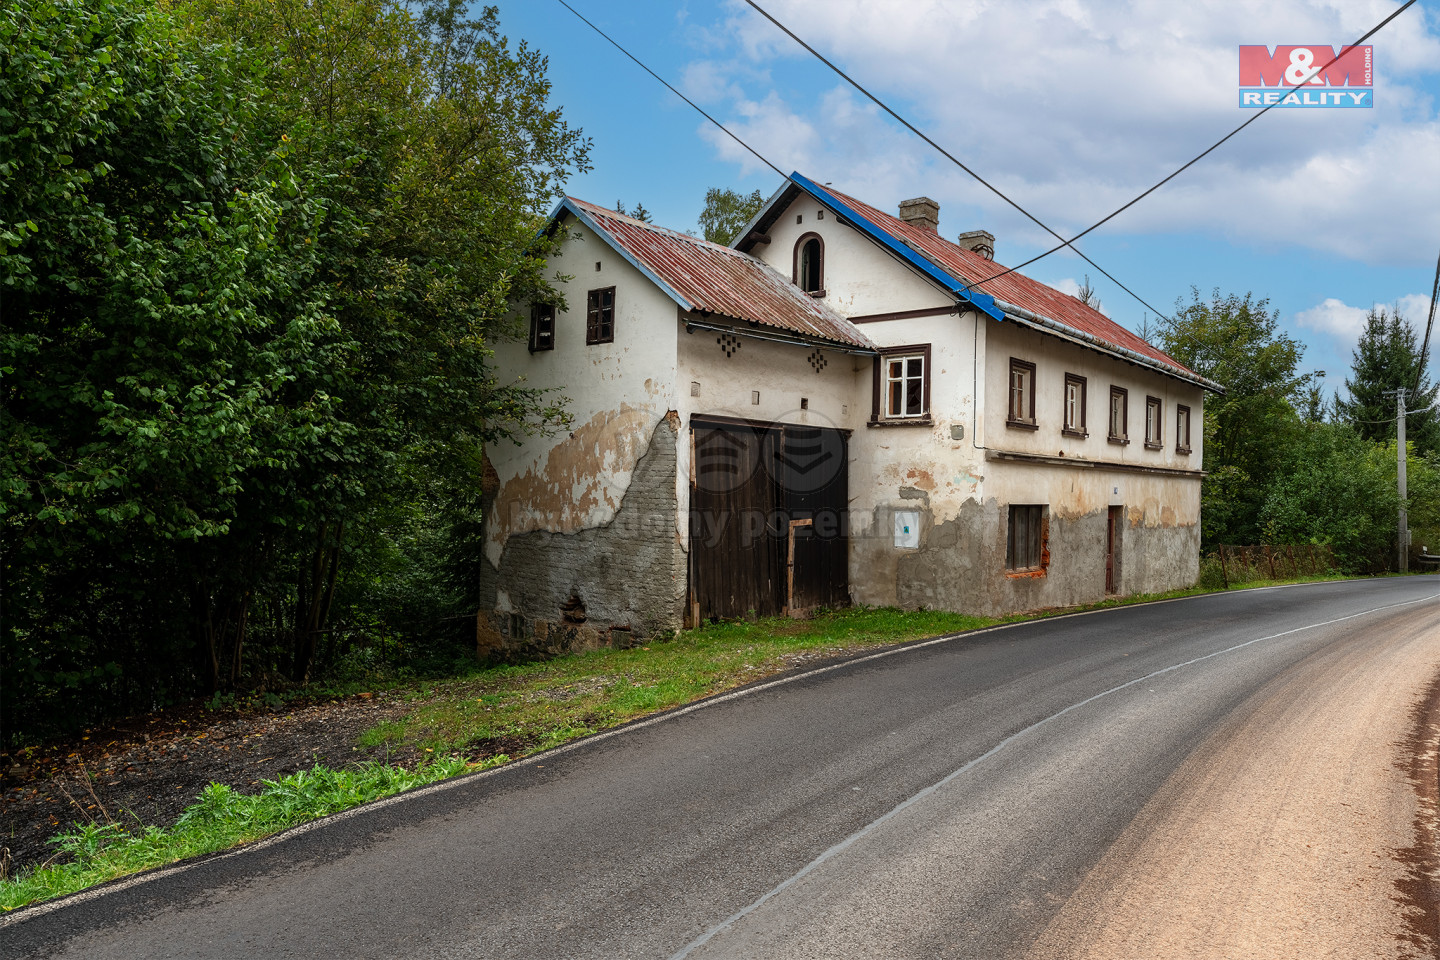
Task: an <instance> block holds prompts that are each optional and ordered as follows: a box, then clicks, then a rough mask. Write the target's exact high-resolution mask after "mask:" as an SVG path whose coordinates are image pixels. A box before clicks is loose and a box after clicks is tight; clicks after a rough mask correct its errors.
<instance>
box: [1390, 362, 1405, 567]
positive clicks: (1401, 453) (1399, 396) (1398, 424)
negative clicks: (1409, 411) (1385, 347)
mask: <svg viewBox="0 0 1440 960" xmlns="http://www.w3.org/2000/svg"><path fill="white" fill-rule="evenodd" d="M1392 393H1393V394H1395V480H1396V482H1397V483H1398V485H1399V488H1400V529H1399V541H1398V546H1397V552H1398V557H1399V569H1400V572H1401V573H1407V572H1409V570H1410V518H1409V516H1408V515H1407V514H1406V512H1405V459H1406V458H1405V388H1404V387H1400V388H1398V389H1395V390H1386V391H1385V395H1386V396H1389V395H1390V394H1392Z"/></svg>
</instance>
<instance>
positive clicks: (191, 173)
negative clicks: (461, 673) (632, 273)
mask: <svg viewBox="0 0 1440 960" xmlns="http://www.w3.org/2000/svg"><path fill="white" fill-rule="evenodd" d="M177 23H178V24H179V25H180V26H179V27H178V28H177V25H176V24H177ZM237 40H238V43H239V44H244V46H243V47H242V46H239V45H238V44H237ZM545 68H546V63H545V60H544V58H543V57H541V56H539V55H538V54H537V53H535V52H534V51H532V50H529V49H528V48H526V47H524V45H521V47H520V48H519V49H518V50H512V49H511V48H510V47H509V46H508V45H507V43H506V41H505V39H504V38H503V37H502V36H500V34H499V32H498V21H497V18H496V14H495V11H494V10H493V9H486V10H484V11H483V12H482V13H481V14H480V16H479V17H477V18H475V19H467V18H466V17H465V15H464V8H463V6H462V5H461V4H460V3H458V2H440V3H429V4H422V5H414V6H411V5H407V4H404V3H398V2H390V0H315V2H309V3H302V2H299V0H281V2H278V3H274V2H270V0H235V2H230V0H214V2H209V0H198V2H196V3H194V4H184V5H180V6H175V7H168V6H167V7H164V8H160V7H155V6H154V5H151V4H146V3H143V2H141V0H89V2H85V3H81V2H77V0H18V3H17V4H16V5H14V6H13V7H12V9H11V10H8V11H7V14H6V17H5V18H3V20H0V184H3V187H0V294H3V296H4V297H5V303H4V307H5V317H6V324H5V327H4V329H3V330H0V338H3V339H0V348H3V357H4V361H3V362H4V364H5V368H4V370H3V371H0V373H3V380H0V390H3V400H4V404H3V409H0V443H3V447H0V450H3V456H4V458H5V463H4V470H3V480H0V484H3V486H0V495H3V500H0V522H3V523H4V526H5V529H4V551H5V556H4V563H5V573H6V579H7V585H8V586H9V588H10V589H9V591H8V595H7V598H6V599H7V609H6V619H5V622H4V625H3V628H4V632H3V634H0V642H3V648H0V657H3V662H0V667H3V669H4V674H5V677H6V681H7V685H14V684H18V685H19V689H20V690H22V691H24V692H23V694H21V695H11V696H8V697H7V698H6V699H5V702H4V710H5V714H4V717H3V722H4V724H5V726H6V730H5V735H6V736H7V737H13V736H15V735H16V733H15V731H16V729H17V724H19V723H21V719H20V718H24V719H23V726H24V728H25V729H26V730H28V732H29V734H31V735H34V734H35V733H37V732H39V731H41V730H43V729H44V727H45V724H47V723H51V724H55V725H57V726H64V725H78V724H83V723H88V722H93V721H94V720H95V719H97V718H99V717H102V716H104V715H106V714H114V713H116V712H122V711H126V710H135V709H148V708H152V707H154V706H155V705H157V704H159V703H163V702H166V701H169V700H174V699H176V698H179V697H184V696H188V695H191V694H193V693H194V692H197V691H206V690H211V689H215V688H218V687H220V686H223V685H226V684H236V683H242V682H244V683H252V684H253V683H259V682H270V681H271V680H273V679H274V678H276V677H277V676H278V675H279V674H282V673H283V674H287V675H288V676H290V677H291V678H294V679H302V678H304V677H305V676H307V675H308V674H309V673H310V671H311V669H312V667H313V665H314V663H315V662H316V660H317V658H322V659H323V657H324V656H326V655H327V654H329V653H333V650H330V649H328V648H326V647H324V646H323V644H322V641H324V640H325V639H326V638H327V637H331V636H333V634H332V633H331V631H329V630H328V629H327V624H328V623H329V622H330V618H331V617H332V615H333V614H334V612H335V610H336V607H335V604H336V598H337V597H340V598H341V601H342V603H343V601H344V599H345V598H346V597H353V596H354V595H355V593H356V592H357V589H363V588H362V587H356V589H351V587H354V586H356V584H353V583H352V584H349V585H347V581H346V576H348V575H349V574H348V573H346V571H351V572H353V573H354V574H355V575H356V576H357V577H359V578H360V580H363V579H364V577H365V576H366V575H369V574H371V573H373V571H375V570H377V569H380V568H379V567H378V566H377V563H378V558H379V557H381V556H401V555H403V556H410V557H414V556H416V555H417V554H418V553H420V552H423V551H422V550H420V549H418V548H417V549H415V550H411V551H410V552H408V553H406V552H405V551H403V550H402V551H400V552H399V553H398V554H397V553H396V552H395V550H393V549H392V547H393V545H394V544H395V543H396V542H398V541H397V537H398V538H399V540H403V541H404V542H406V543H417V542H420V541H422V540H424V539H425V538H424V537H410V538H408V539H406V538H405V536H404V535H403V531H404V530H405V529H407V524H409V525H411V526H413V524H414V523H415V522H417V521H416V520H415V518H416V516H420V517H423V522H424V523H427V524H433V525H438V526H437V529H438V530H439V532H440V534H441V536H440V540H439V541H437V542H441V543H450V542H451V541H452V539H453V537H455V536H463V535H464V533H465V531H466V530H467V529H471V528H470V527H467V524H473V508H472V505H470V504H469V503H468V500H469V498H470V496H471V495H470V494H469V493H468V492H467V491H469V490H473V489H478V487H479V468H478V466H477V465H478V464H479V463H480V454H479V451H480V449H481V445H482V444H483V443H484V442H485V441H486V440H489V439H494V438H498V437H503V436H508V435H512V434H515V433H518V432H523V431H528V430H534V429H545V428H546V426H547V424H551V423H555V422H558V421H559V420H561V419H562V418H563V414H562V411H561V409H560V407H559V406H558V398H555V397H553V396H549V395H542V394H541V393H539V392H537V391H535V390H532V389H529V388H527V387H525V386H524V385H523V384H507V383H503V382H500V381H499V380H498V379H497V377H496V374H495V371H494V370H493V368H492V366H491V363H490V350H489V346H488V344H489V343H490V341H491V340H493V339H494V338H496V337H504V336H511V335H515V334H516V333H517V331H515V330H512V329H510V327H509V325H508V324H507V322H506V321H505V320H504V319H503V318H505V317H506V316H507V315H508V304H509V303H510V302H511V301H512V299H514V298H525V297H529V296H531V295H532V294H535V293H538V292H542V291H543V290H544V289H546V285H545V282H544V276H543V272H542V271H543V260H542V259H541V256H542V255H543V253H544V250H543V247H536V246H535V231H536V228H537V226H538V225H539V224H540V223H541V222H542V219H543V215H544V213H545V211H546V210H547V209H548V207H549V206H550V204H551V203H552V202H553V197H554V195H555V193H556V192H557V191H558V187H559V185H560V183H561V181H562V179H563V177H564V176H566V175H567V174H568V172H569V171H571V170H573V169H577V168H583V167H584V166H585V164H586V162H587V161H586V156H587V151H588V142H587V141H585V140H584V139H583V138H582V137H581V135H580V133H579V131H576V130H573V129H572V128H570V127H568V126H567V125H566V124H565V123H564V122H563V120H562V119H561V118H560V115H559V112H558V111H557V110H555V109H553V108H552V107H550V106H549V105H548V104H547V97H548V93H549V85H548V82H547V81H546V80H545V76H544V73H545ZM38 130H45V131H46V133H45V135H44V136H37V135H36V134H35V132H36V131H38ZM435 491H440V493H439V494H437V493H435ZM437 498H438V499H437ZM416 511H418V514H417V512H416ZM472 532H473V531H472ZM387 551H388V552H387ZM438 553H439V554H440V555H442V556H443V557H445V558H447V560H449V559H453V558H454V557H455V555H456V553H457V551H455V550H453V549H447V550H440V551H438ZM441 579H443V578H441ZM356 583H358V581H356ZM455 602H457V601H455V599H454V594H453V593H449V592H435V593H432V594H431V595H430V596H429V597H428V598H427V599H426V600H425V601H424V604H425V605H428V609H427V610H426V612H425V614H424V615H423V616H421V615H418V614H417V615H416V616H414V617H408V615H407V617H408V619H407V621H406V623H405V625H404V628H405V629H416V630H418V629H422V627H421V626H417V625H416V624H417V623H418V622H419V621H420V620H429V621H431V622H434V621H437V620H443V619H444V618H445V617H446V616H448V615H451V614H453V612H454V611H453V609H442V608H443V607H444V606H445V605H446V604H453V603H455ZM371 610H372V611H373V607H372V608H371ZM348 615H349V614H348V613H347V616H348ZM356 615H357V616H360V617H362V618H363V617H364V616H366V615H367V614H365V613H364V612H363V611H361V612H359V613H358V614H356ZM385 629H388V630H393V629H397V627H395V625H394V624H392V625H390V627H387V628H385Z"/></svg>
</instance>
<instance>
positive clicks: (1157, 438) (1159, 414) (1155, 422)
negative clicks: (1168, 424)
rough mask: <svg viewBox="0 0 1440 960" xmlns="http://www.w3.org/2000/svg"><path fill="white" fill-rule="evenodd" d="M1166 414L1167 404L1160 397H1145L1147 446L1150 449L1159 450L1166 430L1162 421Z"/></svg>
mask: <svg viewBox="0 0 1440 960" xmlns="http://www.w3.org/2000/svg"><path fill="white" fill-rule="evenodd" d="M1164 416H1165V404H1164V403H1163V402H1161V400H1160V398H1159V397H1146V398H1145V447H1146V449H1148V450H1159V449H1160V447H1161V446H1162V445H1163V444H1162V439H1163V437H1164V432H1165V424H1164V423H1162V422H1161V420H1162V418H1163V417H1164Z"/></svg>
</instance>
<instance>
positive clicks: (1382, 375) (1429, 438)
mask: <svg viewBox="0 0 1440 960" xmlns="http://www.w3.org/2000/svg"><path fill="white" fill-rule="evenodd" d="M1351 356H1352V357H1353V359H1352V362H1351V376H1350V377H1349V378H1347V379H1346V380H1345V389H1346V390H1347V391H1348V393H1349V398H1348V399H1341V400H1339V401H1338V402H1337V413H1338V416H1339V417H1340V419H1342V420H1344V421H1346V422H1348V423H1350V424H1353V425H1354V427H1355V429H1356V430H1357V431H1359V433H1360V436H1362V437H1364V438H1365V439H1367V440H1387V439H1388V440H1393V439H1395V433H1396V431H1395V397H1394V396H1393V395H1391V396H1386V395H1385V394H1386V392H1387V391H1393V390H1396V389H1397V388H1404V389H1405V391H1406V397H1405V405H1406V407H1407V408H1408V409H1409V411H1410V412H1409V413H1408V415H1407V416H1406V420H1405V430H1406V434H1405V435H1406V439H1408V440H1413V441H1414V442H1415V444H1416V447H1417V448H1418V449H1419V450H1420V451H1421V452H1422V453H1435V452H1437V451H1440V413H1437V412H1436V411H1435V410H1434V409H1433V407H1434V405H1435V399H1436V395H1437V394H1440V386H1437V385H1433V384H1431V383H1430V377H1429V376H1428V374H1426V373H1425V371H1423V370H1421V369H1420V345H1419V343H1418V342H1417V338H1416V336H1415V329H1414V328H1413V327H1412V326H1411V325H1410V322H1409V321H1408V320H1406V319H1405V318H1404V317H1403V316H1401V315H1400V311H1398V310H1395V311H1393V312H1391V313H1388V314H1387V313H1386V310H1385V308H1384V307H1380V308H1379V309H1376V308H1373V307H1372V308H1371V309H1370V312H1369V314H1367V315H1366V317H1365V329H1364V330H1363V331H1361V333H1360V341H1359V342H1358V343H1357V344H1356V345H1355V349H1354V351H1353V352H1352V354H1351ZM1417 373H1418V374H1419V378H1418V379H1419V384H1420V389H1419V390H1418V391H1416V390H1415V384H1416V379H1417V377H1416V374H1417Z"/></svg>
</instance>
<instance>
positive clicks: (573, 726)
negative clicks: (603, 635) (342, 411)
mask: <svg viewBox="0 0 1440 960" xmlns="http://www.w3.org/2000/svg"><path fill="white" fill-rule="evenodd" d="M1340 579H1347V578H1346V577H1344V576H1342V575H1340V574H1335V575H1328V576H1313V577H1302V578H1299V579H1297V580H1286V581H1262V582H1256V583H1247V584H1235V585H1232V586H1231V588H1230V589H1231V590H1243V589H1251V588H1256V587H1266V586H1276V585H1279V584H1281V583H1302V582H1311V581H1320V580H1340ZM1213 592H1217V591H1215V590H1214V589H1212V588H1208V587H1200V586H1196V587H1190V588H1187V589H1183V590H1172V591H1168V592H1166V593H1158V594H1143V595H1134V596H1128V597H1118V598H1113V599H1109V600H1105V601H1102V602H1100V603H1094V604H1088V605H1085V606H1082V607H1066V608H1063V609H1054V610H1043V611H1035V612H1032V613H1027V614H1018V615H1014V616H1010V617H1005V618H1003V619H991V618H984V617H972V616H965V615H962V614H954V613H943V612H938V611H924V610H921V611H900V610H895V609H850V610H841V611H832V612H826V613H821V614H820V615H818V616H816V617H814V618H813V619H810V620H788V619H768V620H758V621H732V622H725V623H716V624H710V625H707V626H705V627H703V628H701V629H698V630H687V631H684V632H682V633H681V634H679V635H678V636H676V637H675V638H674V639H669V640H656V641H652V642H650V643H648V644H646V645H644V646H639V647H632V648H630V649H628V650H609V649H607V650H597V651H594V652H590V653H582V654H575V655H571V656H566V657H560V658H557V659H554V660H548V661H543V662H539V663H529V664H523V665H518V666H501V667H491V668H487V669H476V670H475V671H473V672H471V673H470V674H467V675H465V676H462V677H458V678H452V679H448V680H443V681H427V682H423V683H418V684H415V685H413V686H412V687H411V688H410V690H409V694H408V695H409V696H410V698H411V700H412V702H413V709H412V710H411V711H410V712H409V713H408V714H406V715H405V716H404V717H403V718H402V719H400V720H397V721H386V722H384V723H381V724H378V725H377V726H375V727H373V728H371V729H370V730H368V731H366V732H365V733H364V734H363V735H362V736H361V737H360V743H361V745H363V746H378V745H381V744H385V743H394V744H402V743H403V744H409V745H412V746H417V747H419V748H420V749H422V750H423V751H425V752H426V753H430V754H433V756H434V759H431V760H428V761H425V762H422V763H420V764H419V765H417V766H415V767H414V768H413V769H408V770H407V769H405V768H402V767H399V766H391V765H383V764H376V763H367V764H362V765H359V766H357V767H355V768H352V769H347V770H332V769H328V768H325V767H319V766H317V767H314V768H313V769H311V770H308V771H300V772H299V773H295V774H292V775H291V776H288V777H284V778H282V779H279V780H275V781H265V783H264V784H263V787H262V789H261V791H260V792H259V793H256V794H241V793H236V792H235V791H234V790H232V789H231V788H229V787H227V786H224V785H222V784H214V783H212V784H210V785H209V786H207V787H205V788H204V790H203V791H202V792H201V793H200V795H199V797H198V798H197V802H196V803H195V804H194V805H192V806H191V807H189V808H188V809H187V810H186V812H185V813H184V814H183V815H182V816H181V817H180V819H179V820H178V821H177V822H176V823H175V825H174V826H172V827H170V828H168V829H160V828H156V827H143V828H142V829H140V830H139V831H138V832H137V831H131V830H128V829H126V828H125V827H124V826H122V825H120V824H106V825H103V826H102V825H89V826H85V827H82V828H80V829H78V830H76V831H73V832H70V833H66V834H61V835H60V836H57V837H56V838H55V839H53V840H52V841H51V843H53V844H55V845H56V847H57V853H58V854H61V855H65V854H68V855H69V856H70V858H71V859H70V860H69V861H68V862H66V863H63V864H59V865H56V866H42V867H40V868H38V869H35V870H32V871H29V872H27V873H24V874H22V875H19V876H16V877H15V878H13V879H8V880H0V909H3V910H6V911H9V910H14V909H16V908H17V907H21V906H25V905H27V904H30V903H34V902H37V901H40V900H48V899H51V898H54V897H58V896H63V895H65V894H68V893H74V892H76V891H79V890H83V889H85V888H86V887H90V886H94V885H95V884H99V883H104V882H106V881H108V880H113V879H116V878H119V877H122V876H126V875H128V874H133V873H138V872H141V871H143V870H148V869H152V868H155V867H160V866H164V865H166V864H169V863H173V862H175V861H177V860H182V859H185V858H187V857H193V856H199V855H202V854H207V853H215V852H217V851H221V850H227V849H230V848H231V847H234V846H237V845H239V844H243V843H248V842H252V841H255V840H258V839H261V838H263V837H266V836H270V835H272V834H275V833H278V832H280V831H282V830H285V829H288V828H289V827H292V826H296V825H298V824H301V823H305V822H307V821H310V820H314V819H317V818H319V817H323V816H327V815H329V814H332V813H338V812H340V811H342V810H346V809H349V808H350V807H354V806H358V805H360V804H362V803H367V802H369V801H371V800H377V799H380V798H382V797H387V796H391V795H393V794H396V793H400V792H401V791H404V790H408V789H411V788H412V787H418V786H422V785H424V784H427V783H433V782H435V781H437V780H444V779H447V778H449V777H454V776H458V775H460V774H462V773H465V772H468V771H472V770H477V769H485V768H488V767H492V766H499V765H501V764H503V763H507V762H509V761H510V760H512V759H518V758H520V757H522V756H526V755H528V754H531V753H536V752H539V751H541V750H547V749H550V748H552V747H556V746H559V745H561V744H563V743H567V742H569V741H571V740H575V739H578V738H580V737H584V736H588V735H590V734H592V733H596V732H599V731H601V730H605V729H608V728H611V727H615V726H619V725H620V724H623V723H627V722H629V721H631V720H635V719H638V718H640V717H643V716H646V715H648V714H652V713H656V712H658V711H661V710H667V709H670V708H673V707H677V706H681V705H683V704H686V703H691V702H694V701H696V700H699V699H702V698H704V697H707V696H713V695H714V694H717V693H721V692H724V691H725V690H729V689H733V688H735V687H738V686H742V685H744V684H746V683H751V682H754V681H756V680H760V679H762V678H764V677H767V676H771V675H773V674H776V673H780V672H782V671H785V670H787V669H791V668H794V667H798V666H802V665H803V664H805V663H807V662H810V661H816V660H821V659H827V658H830V657H834V656H839V655H842V654H846V653H852V652H856V651H859V650H863V649H865V648H867V647H878V646H885V645H889V644H895V643H905V642H910V641H915V640H920V639H925V638H928V637H934V636H938V635H941V634H947V633H958V632H961V631H965V630H974V629H978V628H981V627H987V626H994V625H996V624H1000V623H1008V622H1022V621H1026V620H1034V619H1039V618H1043V617H1048V616H1061V615H1064V614H1068V613H1076V612H1083V611H1086V610H1094V609H1104V608H1109V607H1117V606H1128V605H1131V604H1137V603H1148V602H1153V601H1156V600H1168V599H1176V598H1180V597H1189V596H1196V595H1199V594H1204V593H1213Z"/></svg>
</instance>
